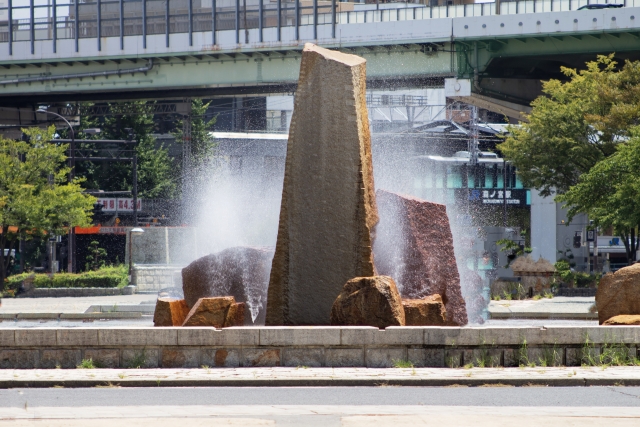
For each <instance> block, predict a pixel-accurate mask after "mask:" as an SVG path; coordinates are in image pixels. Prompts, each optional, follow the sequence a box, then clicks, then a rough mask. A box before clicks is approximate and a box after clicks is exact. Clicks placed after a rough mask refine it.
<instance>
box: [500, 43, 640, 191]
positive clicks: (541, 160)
mask: <svg viewBox="0 0 640 427" xmlns="http://www.w3.org/2000/svg"><path fill="white" fill-rule="evenodd" d="M586 65H587V67H586V69H585V70H581V71H577V70H575V69H570V68H564V67H563V68H562V72H563V73H564V74H565V75H566V76H567V77H568V78H569V80H568V81H567V82H564V83H563V82H560V81H559V80H550V81H548V82H544V83H543V92H544V94H545V95H543V96H540V97H538V98H537V99H536V100H535V101H533V102H532V104H531V106H532V112H531V114H530V115H529V116H528V119H529V122H528V123H521V124H520V126H511V127H510V128H509V132H510V135H509V136H508V137H507V138H506V140H505V142H503V143H502V144H500V145H499V146H498V148H499V149H500V150H501V151H502V153H504V156H505V158H506V159H507V160H509V161H510V162H512V163H513V164H514V165H515V166H516V168H517V169H518V173H519V175H520V177H521V179H522V181H523V182H524V183H525V185H526V186H528V187H531V188H536V189H538V190H539V191H540V193H541V194H542V195H543V196H549V195H552V194H554V193H558V194H563V193H565V192H566V191H568V190H569V188H571V186H573V185H575V184H577V183H578V181H579V178H580V175H581V174H584V173H587V172H589V170H590V169H591V168H592V167H593V166H595V165H596V164H597V163H598V162H599V161H601V160H603V159H605V158H607V157H609V156H611V155H612V154H614V153H615V151H616V149H615V147H616V145H617V144H618V143H620V142H621V141H623V140H624V139H625V138H627V137H628V135H629V130H630V128H631V126H633V125H635V124H636V123H637V118H638V115H639V113H640V63H639V62H628V61H627V62H626V63H625V64H624V67H623V68H622V69H621V70H618V68H617V65H618V64H617V62H616V61H614V60H613V55H609V56H599V57H598V58H597V60H596V61H592V62H588V63H587V64H586Z"/></svg>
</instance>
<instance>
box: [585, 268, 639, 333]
mask: <svg viewBox="0 0 640 427" xmlns="http://www.w3.org/2000/svg"><path fill="white" fill-rule="evenodd" d="M596 307H597V308H598V320H599V322H600V324H601V325H602V324H603V323H604V322H605V321H607V320H609V319H611V318H612V317H614V316H618V315H620V314H627V315H631V314H640V264H633V265H630V266H629V267H625V268H621V269H620V270H618V271H616V272H615V273H613V274H606V275H605V276H603V277H602V279H600V283H599V284H598V291H597V293H596Z"/></svg>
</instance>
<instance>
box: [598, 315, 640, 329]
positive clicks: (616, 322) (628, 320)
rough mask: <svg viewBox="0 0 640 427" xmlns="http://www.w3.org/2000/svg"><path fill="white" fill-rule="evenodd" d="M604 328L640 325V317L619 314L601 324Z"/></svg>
mask: <svg viewBox="0 0 640 427" xmlns="http://www.w3.org/2000/svg"><path fill="white" fill-rule="evenodd" d="M603 325H605V326H633V325H640V315H638V314H633V315H627V314H621V315H619V316H613V317H612V318H611V319H609V320H607V321H605V322H604V323H603Z"/></svg>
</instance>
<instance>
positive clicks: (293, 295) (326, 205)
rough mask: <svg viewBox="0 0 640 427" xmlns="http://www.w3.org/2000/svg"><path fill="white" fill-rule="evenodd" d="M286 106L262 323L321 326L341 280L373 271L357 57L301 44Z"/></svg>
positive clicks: (371, 206)
mask: <svg viewBox="0 0 640 427" xmlns="http://www.w3.org/2000/svg"><path fill="white" fill-rule="evenodd" d="M346 101H349V102H346ZM293 111H294V113H293V117H292V120H291V128H290V131H289V140H288V144H287V157H286V162H285V176H284V184H283V191H282V195H283V197H282V203H281V207H280V221H279V226H278V237H277V243H276V252H275V255H274V258H273V263H272V268H271V276H270V281H269V291H268V299H267V319H266V324H267V325H273V326H275V325H327V324H329V322H330V318H329V317H330V312H331V308H332V306H333V303H334V300H335V298H336V297H337V296H338V294H340V292H341V291H342V288H343V287H344V284H345V283H346V282H347V281H348V280H350V279H352V278H354V277H370V276H373V275H374V274H375V267H374V265H373V254H372V249H371V247H372V243H373V242H372V240H373V236H372V233H371V231H372V230H373V228H374V226H375V225H376V223H377V222H378V214H377V209H376V202H375V194H374V185H373V165H372V159H371V136H370V133H369V132H370V131H369V118H368V112H367V105H366V61H365V59H364V58H361V57H358V56H355V55H348V54H345V53H341V52H337V51H330V50H327V49H323V48H320V47H317V46H315V45H312V44H306V45H305V47H304V49H303V52H302V60H301V63H300V78H299V80H298V89H297V91H296V98H295V105H294V110H293ZM336 231H338V232H336Z"/></svg>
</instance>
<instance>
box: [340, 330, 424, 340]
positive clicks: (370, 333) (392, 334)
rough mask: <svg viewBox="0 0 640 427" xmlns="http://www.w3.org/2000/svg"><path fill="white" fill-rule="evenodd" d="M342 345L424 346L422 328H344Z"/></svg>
mask: <svg viewBox="0 0 640 427" xmlns="http://www.w3.org/2000/svg"><path fill="white" fill-rule="evenodd" d="M340 343H341V345H422V344H423V343H424V330H423V328H421V327H409V326H407V327H395V326H389V327H388V328H386V329H377V328H366V329H364V328H362V329H361V328H346V327H345V328H342V335H341V338H340Z"/></svg>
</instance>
